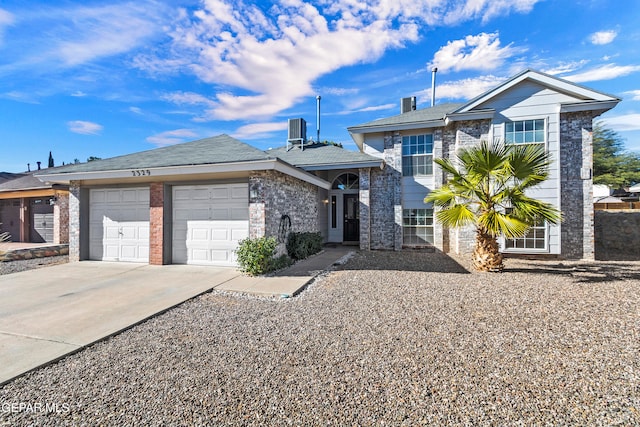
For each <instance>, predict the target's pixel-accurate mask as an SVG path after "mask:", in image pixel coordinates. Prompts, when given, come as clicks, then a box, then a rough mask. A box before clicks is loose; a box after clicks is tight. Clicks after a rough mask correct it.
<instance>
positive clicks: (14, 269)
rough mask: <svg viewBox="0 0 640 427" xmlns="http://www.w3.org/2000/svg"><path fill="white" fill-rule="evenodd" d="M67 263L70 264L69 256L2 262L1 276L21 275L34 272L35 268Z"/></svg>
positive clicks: (0, 264) (0, 266) (0, 263)
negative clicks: (30, 271)
mask: <svg viewBox="0 0 640 427" xmlns="http://www.w3.org/2000/svg"><path fill="white" fill-rule="evenodd" d="M66 262H69V255H59V256H50V257H45V258H32V259H23V260H18V261H7V262H0V275H2V274H11V273H19V272H20V271H27V270H33V269H34V268H41V267H46V266H48V265H55V264H64V263H66Z"/></svg>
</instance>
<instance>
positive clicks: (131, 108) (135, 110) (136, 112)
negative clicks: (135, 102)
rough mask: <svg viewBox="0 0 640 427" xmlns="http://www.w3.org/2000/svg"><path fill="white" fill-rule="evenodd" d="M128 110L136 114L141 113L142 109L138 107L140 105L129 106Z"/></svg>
mask: <svg viewBox="0 0 640 427" xmlns="http://www.w3.org/2000/svg"><path fill="white" fill-rule="evenodd" d="M129 111H131V112H132V113H133V114H138V115H142V114H143V113H142V109H140V107H129Z"/></svg>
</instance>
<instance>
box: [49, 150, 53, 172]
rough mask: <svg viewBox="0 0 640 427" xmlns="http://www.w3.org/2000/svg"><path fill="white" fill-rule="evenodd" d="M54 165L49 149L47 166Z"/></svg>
mask: <svg viewBox="0 0 640 427" xmlns="http://www.w3.org/2000/svg"><path fill="white" fill-rule="evenodd" d="M53 166H54V164H53V156H52V155H51V151H49V166H48V167H50V168H52V167H53Z"/></svg>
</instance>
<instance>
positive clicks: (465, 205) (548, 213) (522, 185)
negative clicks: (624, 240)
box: [424, 142, 560, 272]
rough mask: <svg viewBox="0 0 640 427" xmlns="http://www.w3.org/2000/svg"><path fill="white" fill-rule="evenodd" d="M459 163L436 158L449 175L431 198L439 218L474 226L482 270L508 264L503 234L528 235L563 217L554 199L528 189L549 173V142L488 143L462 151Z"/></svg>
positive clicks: (428, 199) (474, 256) (455, 224)
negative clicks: (536, 195) (535, 227)
mask: <svg viewBox="0 0 640 427" xmlns="http://www.w3.org/2000/svg"><path fill="white" fill-rule="evenodd" d="M457 158H458V164H459V167H456V166H455V165H454V163H453V162H451V161H450V160H449V159H435V162H436V163H437V164H438V165H440V167H442V169H443V170H444V171H445V172H446V173H447V174H448V175H449V177H448V178H449V179H448V181H447V183H446V184H444V185H443V186H442V187H440V188H437V189H435V190H433V191H431V193H429V195H428V196H427V197H425V199H424V201H425V203H431V202H433V204H434V205H435V206H437V207H439V208H441V209H440V210H438V211H437V213H436V217H437V218H438V220H439V221H440V222H441V223H442V224H444V225H446V226H449V227H464V226H468V225H474V226H475V228H476V242H475V247H474V249H473V254H472V263H473V267H474V268H475V269H476V270H480V271H495V272H499V271H502V270H503V269H504V264H503V259H502V254H501V253H500V248H499V246H498V240H497V239H498V237H499V236H501V235H504V236H505V237H507V238H516V237H522V236H524V235H525V234H526V232H527V231H528V230H529V228H530V227H531V226H533V225H535V224H536V223H538V222H540V221H542V220H546V221H548V222H550V223H552V224H556V223H558V222H559V221H560V212H559V211H558V210H557V209H556V208H555V207H554V206H553V205H551V204H549V203H545V202H541V201H539V200H536V199H533V198H531V197H529V196H527V195H526V194H525V192H526V190H527V189H530V188H532V187H535V186H536V185H538V184H540V183H541V182H543V181H545V180H546V179H547V178H548V176H549V163H550V157H549V154H548V153H547V152H545V150H544V148H543V147H540V146H537V145H533V144H527V145H505V144H502V143H499V142H494V143H492V144H489V143H487V142H482V143H481V144H480V145H477V146H473V147H470V148H467V149H464V150H461V151H460V152H459V153H458V156H457Z"/></svg>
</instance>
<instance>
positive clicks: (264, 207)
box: [249, 171, 320, 238]
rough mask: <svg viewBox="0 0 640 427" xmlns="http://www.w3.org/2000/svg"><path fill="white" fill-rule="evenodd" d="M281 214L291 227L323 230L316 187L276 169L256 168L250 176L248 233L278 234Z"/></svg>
mask: <svg viewBox="0 0 640 427" xmlns="http://www.w3.org/2000/svg"><path fill="white" fill-rule="evenodd" d="M282 215H288V216H289V218H291V231H297V232H302V231H312V232H315V231H320V230H319V224H318V203H317V188H316V186H315V185H312V184H309V183H307V182H304V181H301V180H299V179H297V178H294V177H291V176H289V175H285V174H283V173H281V172H277V171H256V172H253V173H252V175H251V176H250V177H249V237H251V238H256V237H262V236H274V237H278V232H279V229H280V221H281V217H282Z"/></svg>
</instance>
